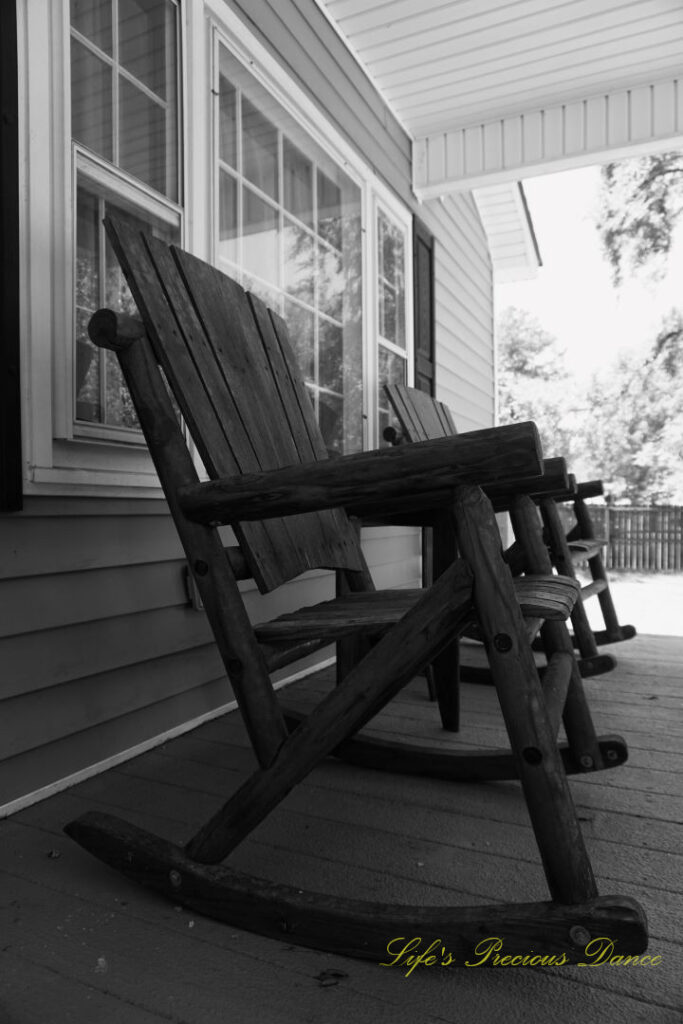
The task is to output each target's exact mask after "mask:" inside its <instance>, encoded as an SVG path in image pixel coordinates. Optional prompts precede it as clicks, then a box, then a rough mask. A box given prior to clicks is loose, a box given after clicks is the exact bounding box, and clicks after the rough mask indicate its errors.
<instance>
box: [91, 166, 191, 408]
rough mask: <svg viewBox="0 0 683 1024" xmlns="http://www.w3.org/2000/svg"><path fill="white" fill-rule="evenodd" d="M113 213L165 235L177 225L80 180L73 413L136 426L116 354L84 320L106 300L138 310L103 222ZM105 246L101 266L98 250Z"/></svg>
mask: <svg viewBox="0 0 683 1024" xmlns="http://www.w3.org/2000/svg"><path fill="white" fill-rule="evenodd" d="M108 214H113V215H114V216H115V217H117V218H119V219H125V220H127V221H128V222H129V223H130V224H132V225H133V226H134V227H136V228H138V229H140V230H145V231H147V232H149V233H151V234H154V235H156V236H157V237H159V238H163V239H165V240H166V241H169V242H171V241H178V231H177V229H176V228H174V227H172V226H171V225H169V224H166V223H165V222H163V221H160V220H157V219H156V218H155V217H152V216H150V215H148V214H146V213H145V212H144V211H141V210H137V209H135V208H133V207H131V206H129V205H128V204H124V203H123V202H122V201H120V200H118V199H117V198H116V197H112V196H110V194H109V193H108V192H107V191H106V190H105V189H102V188H100V187H99V186H96V185H94V184H90V183H86V182H81V183H80V184H79V186H78V192H77V208H76V274H75V278H76V280H75V296H76V303H77V307H76V358H75V381H74V387H75V405H76V408H75V415H76V419H77V420H81V421H85V422H88V423H105V424H109V425H111V426H118V427H137V419H136V417H135V413H134V411H133V407H132V404H131V400H130V396H129V394H128V389H127V387H126V385H125V383H124V381H123V378H122V376H121V371H120V369H119V366H118V360H116V359H115V358H113V354H112V353H105V352H104V350H101V349H98V348H95V346H94V345H92V344H91V342H90V340H89V338H88V333H87V326H88V321H89V319H90V317H91V316H92V314H93V312H94V311H95V310H96V309H98V308H99V307H101V306H107V307H108V308H110V309H113V310H115V311H116V312H119V313H131V314H133V315H134V316H135V315H138V314H137V309H136V306H135V303H134V302H133V297H132V295H131V293H130V291H129V289H128V285H127V284H126V281H125V278H124V276H123V273H122V271H121V268H120V266H119V264H118V261H117V259H116V257H115V255H114V251H113V249H112V247H111V245H110V243H109V240H108V239H107V237H106V234H105V232H104V227H103V225H102V217H103V216H105V215H108ZM102 251H104V266H102V262H101V255H100V254H101V253H102Z"/></svg>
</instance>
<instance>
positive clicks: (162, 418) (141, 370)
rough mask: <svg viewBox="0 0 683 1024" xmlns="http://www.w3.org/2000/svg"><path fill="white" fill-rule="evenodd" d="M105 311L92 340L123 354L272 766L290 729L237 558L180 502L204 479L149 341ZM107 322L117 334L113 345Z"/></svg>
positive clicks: (205, 598)
mask: <svg viewBox="0 0 683 1024" xmlns="http://www.w3.org/2000/svg"><path fill="white" fill-rule="evenodd" d="M100 313H101V314H103V315H102V316H100ZM100 313H98V314H96V315H97V316H98V317H100V319H99V320H95V324H94V325H93V326H92V329H91V337H92V340H93V341H94V342H95V344H97V345H99V346H100V347H101V348H110V349H112V350H113V351H116V352H117V355H118V358H119V363H120V365H121V370H122V372H123V375H124V378H125V381H126V384H127V385H128V388H129V390H130V394H131V397H132V399H133V402H134V404H135V408H136V411H137V413H138V418H139V420H140V426H141V427H142V431H143V434H144V435H145V440H146V441H147V445H148V447H149V451H150V454H151V456H152V460H153V462H154V467H155V469H156V471H157V473H158V475H159V479H160V481H161V484H162V486H163V488H164V493H165V495H166V500H167V501H168V504H169V507H170V509H171V512H172V514H173V518H174V520H175V523H176V528H177V530H178V534H179V537H180V541H181V543H182V545H183V548H184V549H185V554H186V556H187V560H188V562H189V565H190V569H191V571H192V574H193V576H194V579H195V582H196V584H197V588H198V590H199V592H200V594H201V598H202V602H203V604H204V607H205V609H206V613H207V616H208V618H209V621H210V623H211V627H212V629H213V632H214V636H215V639H216V643H217V645H218V648H219V650H220V652H221V655H222V658H223V663H224V665H225V668H226V672H227V674H228V677H229V679H230V683H231V685H232V688H233V690H234V693H235V697H236V698H237V703H238V705H239V708H240V711H241V713H242V715H243V717H244V721H245V725H246V728H247V731H248V733H249V737H250V740H251V742H252V744H253V747H254V751H255V753H256V756H257V758H258V760H259V763H260V764H261V766H262V767H265V766H266V765H269V764H271V763H272V761H273V759H274V758H275V756H276V754H277V752H278V750H279V749H280V747H281V746H282V744H283V742H284V741H285V739H286V738H287V735H288V729H287V726H286V724H285V721H284V718H283V715H282V711H281V710H280V706H279V704H278V701H277V697H276V696H275V691H274V690H273V684H272V682H271V679H270V674H269V672H268V668H267V665H266V662H265V658H264V656H263V652H262V651H261V649H260V647H259V645H258V644H257V642H256V640H255V638H254V634H253V629H252V626H251V623H250V622H249V619H248V617H247V614H246V611H245V608H244V603H243V600H242V596H241V594H240V592H239V588H238V586H237V582H236V580H235V576H234V573H233V571H232V568H231V565H230V561H229V559H228V556H227V555H226V552H225V548H224V546H223V543H222V541H221V540H220V537H219V536H218V531H217V530H216V529H215V528H214V527H211V526H203V525H201V524H200V523H194V522H191V521H190V520H189V519H187V518H186V516H185V515H184V514H183V512H182V510H181V508H180V505H179V503H178V501H177V498H176V491H177V489H178V487H180V486H182V485H183V484H188V483H196V482H197V479H198V477H197V472H196V470H195V468H194V463H193V462H192V457H191V455H190V453H189V451H188V448H187V444H186V443H185V439H184V437H183V434H182V431H181V429H180V426H179V424H178V420H177V418H176V413H175V411H174V409H173V406H172V404H171V400H170V398H169V396H168V392H167V391H166V388H165V386H164V382H163V379H162V377H161V373H160V371H159V367H158V365H157V362H156V359H155V358H154V355H153V353H152V349H151V346H150V344H149V341H148V339H147V337H146V336H145V335H144V334H142V335H140V336H137V337H135V338H133V339H131V338H130V337H125V336H123V335H121V334H120V333H118V332H117V323H118V318H117V317H116V314H114V313H110V311H108V310H103V311H100ZM106 314H109V316H108V317H107V316H106ZM112 318H113V320H112ZM93 319H95V318H93ZM107 323H109V325H110V327H113V330H114V335H113V338H109V340H108V336H107V330H106V324H107ZM98 326H99V327H100V329H99V330H98Z"/></svg>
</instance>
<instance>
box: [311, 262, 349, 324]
mask: <svg viewBox="0 0 683 1024" xmlns="http://www.w3.org/2000/svg"><path fill="white" fill-rule="evenodd" d="M318 275H319V277H318V282H319V289H320V309H321V311H322V312H323V313H327V315H328V316H331V317H334V318H335V319H336V320H341V318H342V315H343V302H344V290H345V288H346V286H347V280H346V274H345V273H344V265H343V262H342V254H341V253H340V252H337V250H336V249H328V248H327V246H325V245H321V246H320V249H319V253H318Z"/></svg>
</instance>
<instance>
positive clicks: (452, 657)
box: [431, 511, 460, 732]
mask: <svg viewBox="0 0 683 1024" xmlns="http://www.w3.org/2000/svg"><path fill="white" fill-rule="evenodd" d="M457 557H458V550H457V544H456V542H455V531H454V530H453V516H452V512H451V511H442V512H439V513H437V515H436V516H435V520H434V524H433V528H432V558H431V563H432V565H431V571H432V579H433V580H436V579H438V578H439V576H441V574H442V573H444V572H445V571H446V569H447V568H448V566H449V565H451V563H452V562H454V561H455V559H456V558H457ZM431 670H432V679H433V682H434V689H435V691H436V698H437V700H438V702H439V713H440V715H441V724H442V726H443V728H444V729H446V730H447V731H448V732H458V731H459V729H460V686H459V682H460V641H459V640H457V639H455V640H454V641H453V642H452V643H450V644H449V645H448V647H446V648H445V649H444V650H443V651H441V653H440V654H439V655H438V656H437V657H436V658H435V659H434V661H433V662H432V665H431Z"/></svg>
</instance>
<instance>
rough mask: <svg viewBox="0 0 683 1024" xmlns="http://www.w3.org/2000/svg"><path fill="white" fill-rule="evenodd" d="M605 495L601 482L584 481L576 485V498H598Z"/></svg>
mask: <svg viewBox="0 0 683 1024" xmlns="http://www.w3.org/2000/svg"><path fill="white" fill-rule="evenodd" d="M604 493H605V488H604V486H603V483H602V480H584V481H583V482H582V483H580V484H577V485H576V495H575V497H576V498H599V497H601V495H603V494H604Z"/></svg>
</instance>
